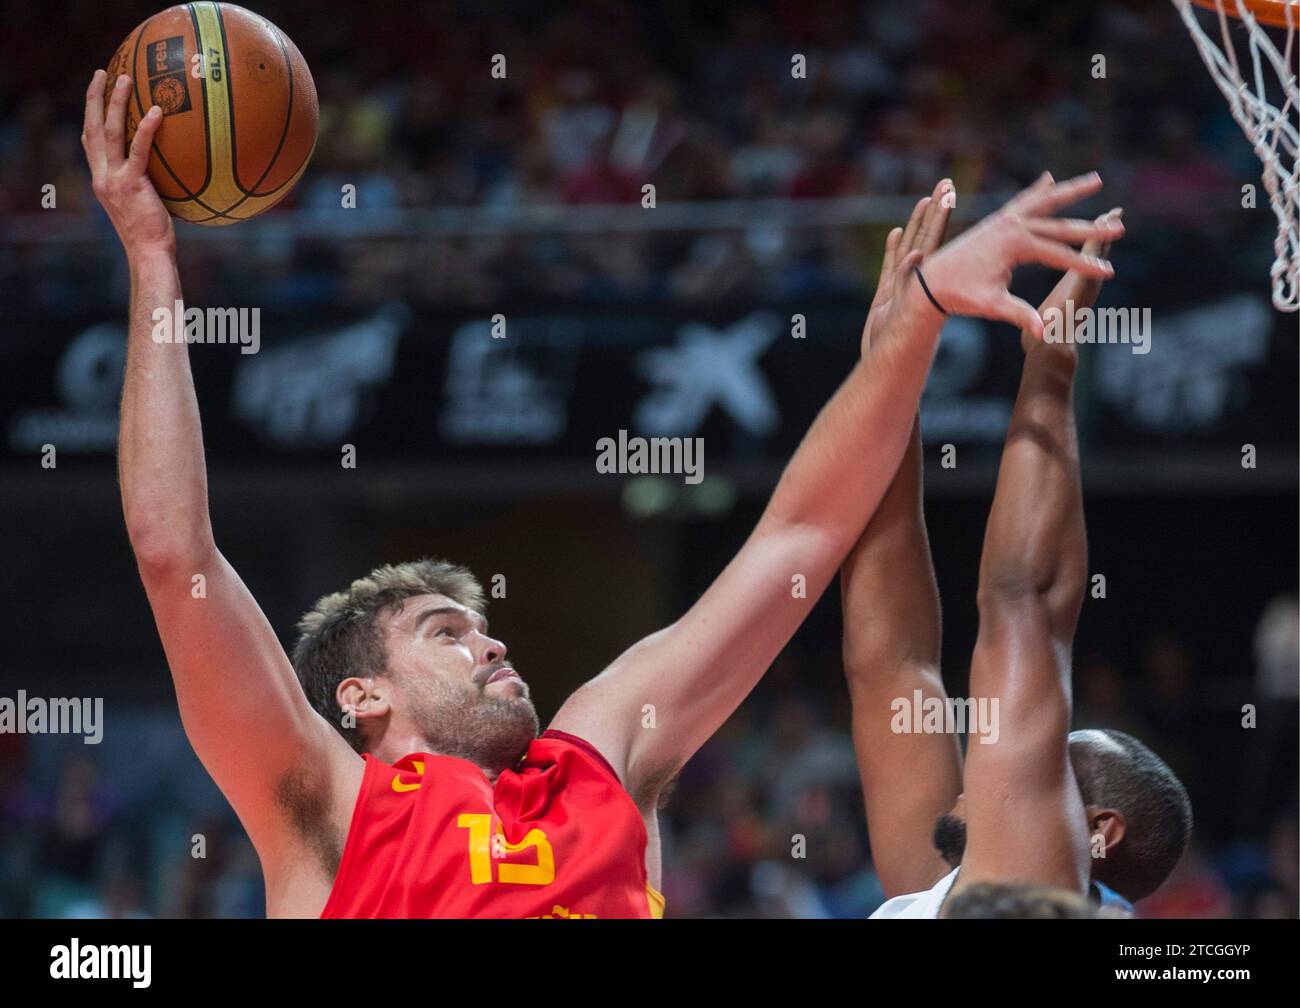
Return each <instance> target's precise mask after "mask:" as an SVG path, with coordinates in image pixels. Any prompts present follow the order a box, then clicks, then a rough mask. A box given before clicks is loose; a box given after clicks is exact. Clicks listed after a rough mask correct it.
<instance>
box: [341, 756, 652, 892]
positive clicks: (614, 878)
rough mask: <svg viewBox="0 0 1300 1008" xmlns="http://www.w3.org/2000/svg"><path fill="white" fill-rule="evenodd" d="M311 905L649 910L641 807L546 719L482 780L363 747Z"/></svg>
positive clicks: (448, 765)
mask: <svg viewBox="0 0 1300 1008" xmlns="http://www.w3.org/2000/svg"><path fill="white" fill-rule="evenodd" d="M365 761H366V768H365V774H364V776H363V777H362V781H361V790H360V792H359V793H358V794H357V803H356V806H355V808H354V809H353V811H352V825H351V827H350V829H349V830H348V839H347V844H346V845H345V847H344V848H343V860H342V862H341V863H340V864H339V870H338V874H337V875H336V876H335V878H334V887H333V889H332V890H331V891H330V897H329V900H328V901H327V902H326V904H325V909H324V911H322V913H321V916H322V917H562V918H579V917H661V916H662V915H663V898H662V897H661V896H660V895H659V894H658V893H657V892H655V891H654V890H653V889H651V888H650V886H649V883H648V882H647V879H646V869H645V853H646V830H645V823H644V822H643V821H642V819H641V813H640V811H639V810H638V809H637V807H636V803H635V802H633V801H632V797H631V795H629V794H628V793H627V791H626V790H624V788H623V785H622V784H621V783H620V782H619V779H618V776H617V775H616V774H615V773H614V769H613V768H612V767H611V766H610V765H609V763H608V762H606V760H605V759H604V757H602V756H601V755H600V753H598V752H597V751H596V749H595V747H593V746H592V745H591V744H590V743H588V742H585V741H583V740H582V739H580V738H576V737H575V736H573V735H568V734H566V733H564V732H557V731H547V732H544V733H543V734H542V737H541V738H539V739H535V740H534V741H533V742H532V744H531V745H529V747H528V752H527V754H526V755H525V756H524V758H523V760H522V761H521V762H520V763H519V764H518V765H517V766H516V767H515V768H514V769H513V770H507V771H505V772H504V773H502V774H501V775H500V776H499V777H498V778H497V781H496V783H495V784H491V783H489V782H488V780H487V778H486V777H485V776H484V775H483V771H482V770H480V769H479V768H478V767H477V766H475V765H474V764H473V763H471V762H469V761H468V760H463V759H457V758H455V757H451V756H435V755H432V754H430V753H413V754H411V755H410V756H406V757H404V758H403V759H401V760H399V761H398V762H397V763H394V764H392V765H389V764H387V763H384V762H383V761H382V760H378V759H375V758H374V757H373V756H370V755H367V756H366V757H365Z"/></svg>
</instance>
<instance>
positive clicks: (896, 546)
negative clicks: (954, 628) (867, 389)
mask: <svg viewBox="0 0 1300 1008" xmlns="http://www.w3.org/2000/svg"><path fill="white" fill-rule="evenodd" d="M921 481H922V457H921V431H920V420H919V418H917V419H916V420H914V421H913V424H912V431H911V434H910V436H909V438H908V442H907V448H906V450H905V451H904V453H903V460H902V462H901V463H900V464H899V467H898V472H897V473H896V474H895V475H894V479H893V482H891V483H890V484H889V489H888V490H887V491H886V492H885V496H884V498H883V499H882V500H881V502H880V506H879V507H878V508H877V509H876V513H875V514H874V515H873V516H872V517H871V520H870V521H869V522H868V523H867V527H866V529H865V530H864V531H863V533H862V535H861V537H860V538H859V539H858V541H857V543H856V544H855V545H854V547H853V549H852V551H851V552H850V553H849V555H848V558H847V559H846V560H845V561H844V566H843V568H842V569H841V571H840V589H841V599H842V602H843V610H844V641H843V649H844V668H845V673H846V675H847V676H848V678H849V686H850V689H851V690H853V689H856V688H859V687H861V688H866V687H868V686H869V685H870V682H871V681H872V680H874V679H878V678H880V677H883V676H886V675H888V672H889V670H891V669H897V668H900V667H902V666H905V665H906V666H912V667H918V666H921V667H924V666H931V667H934V666H937V665H938V662H939V643H940V630H939V628H940V619H939V589H938V585H937V584H936V583H935V578H934V568H933V564H932V562H931V559H930V544H929V541H928V538H927V536H926V530H925V517H924V514H923V512H922V507H921Z"/></svg>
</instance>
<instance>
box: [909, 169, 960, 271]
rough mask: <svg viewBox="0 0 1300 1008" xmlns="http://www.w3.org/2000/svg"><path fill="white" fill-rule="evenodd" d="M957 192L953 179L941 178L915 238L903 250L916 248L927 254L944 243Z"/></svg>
mask: <svg viewBox="0 0 1300 1008" xmlns="http://www.w3.org/2000/svg"><path fill="white" fill-rule="evenodd" d="M955 192H956V189H955V188H954V187H953V184H952V179H940V180H939V184H938V185H936V186H935V187H934V192H933V193H932V194H931V195H930V203H929V205H928V206H927V207H926V208H925V213H924V215H923V216H922V217H921V225H920V227H919V228H917V232H916V237H915V240H914V242H913V244H912V245H911V246H910V247H908V248H906V249H904V250H903V251H904V252H910V251H912V249H916V250H917V251H918V252H920V253H921V254H922V255H923V256H926V255H929V254H930V253H931V252H933V251H934V250H935V249H937V248H938V247H939V246H940V245H942V244H943V239H944V236H945V235H946V234H947V233H948V218H949V217H951V216H952V208H953V206H954V200H953V194H954V193H955Z"/></svg>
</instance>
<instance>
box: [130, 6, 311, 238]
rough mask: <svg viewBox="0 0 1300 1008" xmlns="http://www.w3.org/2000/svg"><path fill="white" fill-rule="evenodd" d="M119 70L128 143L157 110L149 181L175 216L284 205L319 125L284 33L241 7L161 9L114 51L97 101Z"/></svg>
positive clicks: (246, 214) (225, 219) (307, 76)
mask: <svg viewBox="0 0 1300 1008" xmlns="http://www.w3.org/2000/svg"><path fill="white" fill-rule="evenodd" d="M124 73H127V74H130V75H131V80H132V91H131V94H130V97H129V98H128V99H127V114H126V138H127V143H128V144H129V143H130V141H131V138H132V137H133V136H135V130H136V126H137V125H138V124H139V122H140V120H141V119H142V118H143V117H144V114H145V113H146V112H148V111H149V109H150V107H151V106H153V105H157V106H158V107H159V108H161V109H162V111H163V121H162V125H161V126H159V127H158V133H157V135H156V136H155V137H154V144H153V151H152V152H151V154H150V157H149V178H150V179H152V180H153V184H154V186H155V188H157V190H158V194H159V195H160V196H161V197H162V200H163V203H164V204H165V205H166V206H167V209H168V210H169V211H171V213H172V215H173V216H174V217H180V218H181V219H182V220H187V221H193V222H194V223H195V224H211V225H220V224H234V223H235V222H236V221H241V220H248V218H250V217H255V216H257V215H258V214H260V213H261V212H262V211H263V210H267V209H269V208H270V207H273V206H275V204H276V203H278V202H279V201H280V200H282V199H284V197H285V196H286V195H288V193H289V190H291V189H292V188H293V185H294V183H295V182H297V181H298V179H299V177H300V176H301V175H302V173H303V169H305V168H306V167H307V162H308V161H309V160H310V159H311V154H312V150H313V149H314V148H315V146H316V128H317V124H318V121H319V119H320V108H319V106H318V105H317V103H316V85H315V84H314V83H313V82H312V79H311V71H310V70H308V69H307V62H306V61H305V60H304V59H303V58H302V53H300V52H299V51H298V47H297V46H295V45H294V44H293V43H292V42H291V41H289V39H288V37H287V36H286V35H285V34H284V32H282V31H280V29H279V28H277V27H276V26H275V25H273V24H271V22H270V21H267V20H266V18H263V17H259V16H258V15H256V14H254V13H253V12H252V11H250V10H245V9H244V8H243V7H236V6H235V5H234V4H228V3H211V2H199V3H187V4H180V5H178V6H176V7H168V8H167V9H166V10H165V11H161V12H160V13H158V14H155V15H154V16H153V17H151V18H149V19H148V20H147V21H145V22H144V23H143V24H141V25H140V26H139V27H138V28H136V29H135V31H133V32H131V34H130V35H128V36H127V37H126V41H125V42H123V43H122V44H121V45H120V46H119V47H118V50H117V52H115V53H114V54H113V58H112V59H111V60H110V61H109V63H108V82H107V92H106V95H111V94H112V91H113V82H114V81H115V80H117V78H118V77H119V76H120V75H121V74H124ZM105 103H106V104H107V97H106V98H105Z"/></svg>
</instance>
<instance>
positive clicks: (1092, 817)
mask: <svg viewBox="0 0 1300 1008" xmlns="http://www.w3.org/2000/svg"><path fill="white" fill-rule="evenodd" d="M1127 826H1128V824H1127V823H1126V822H1125V821H1124V813H1123V812H1121V811H1120V810H1119V809H1113V808H1099V807H1098V806H1096V805H1089V806H1088V837H1089V840H1088V842H1089V844H1090V846H1091V847H1092V848H1093V850H1094V855H1093V856H1094V857H1095V856H1097V855H1096V853H1095V851H1096V847H1097V838H1098V837H1101V843H1102V847H1101V849H1102V850H1103V851H1105V852H1106V854H1109V853H1110V852H1111V851H1112V850H1113V849H1114V848H1115V846H1116V844H1118V843H1119V842H1120V841H1121V840H1123V839H1124V833H1125V831H1126V829H1127Z"/></svg>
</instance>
